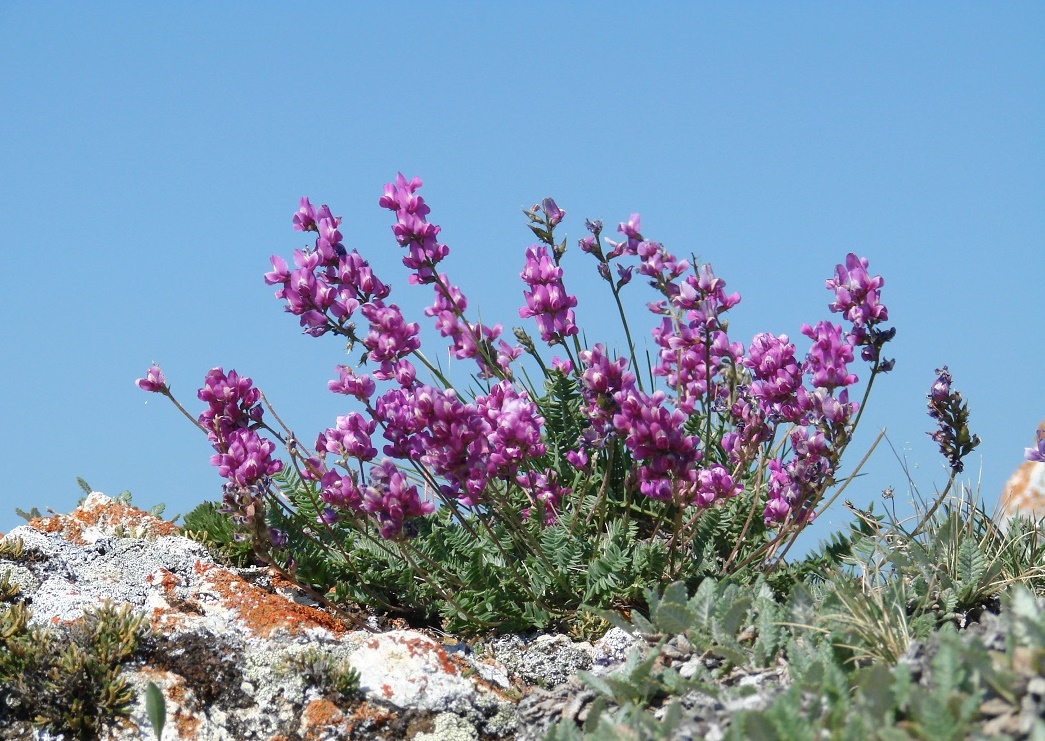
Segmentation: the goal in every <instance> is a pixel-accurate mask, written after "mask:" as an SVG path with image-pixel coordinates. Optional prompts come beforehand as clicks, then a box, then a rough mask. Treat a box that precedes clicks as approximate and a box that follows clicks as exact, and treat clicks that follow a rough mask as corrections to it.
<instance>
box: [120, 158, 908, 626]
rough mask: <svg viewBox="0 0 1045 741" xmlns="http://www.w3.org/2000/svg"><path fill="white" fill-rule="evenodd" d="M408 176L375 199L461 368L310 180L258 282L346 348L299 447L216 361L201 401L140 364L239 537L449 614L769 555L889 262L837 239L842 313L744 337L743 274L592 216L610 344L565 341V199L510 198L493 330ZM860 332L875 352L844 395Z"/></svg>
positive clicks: (514, 616)
mask: <svg viewBox="0 0 1045 741" xmlns="http://www.w3.org/2000/svg"><path fill="white" fill-rule="evenodd" d="M420 187H421V181H420V180H419V179H417V178H414V179H412V180H407V179H406V178H404V177H403V176H402V175H399V176H398V177H397V179H396V180H395V182H393V183H389V184H388V185H386V186H385V189H384V194H383V195H382V196H381V198H380V201H379V203H380V205H381V206H382V207H384V208H386V209H388V210H389V211H391V212H392V213H393V214H394V217H395V224H394V225H393V227H392V231H393V234H394V236H395V239H396V241H397V242H398V244H399V245H400V247H401V248H402V249H403V250H404V252H405V254H404V257H403V264H404V265H405V266H406V267H407V268H408V269H409V270H410V271H411V272H410V275H409V283H410V284H412V285H415V286H428V287H429V288H430V290H431V291H432V297H433V298H432V304H431V305H430V306H429V307H428V308H426V309H425V310H424V314H425V316H427V317H428V318H429V319H431V320H433V322H434V326H435V329H436V330H437V332H438V333H439V335H440V336H441V337H442V338H444V339H445V340H446V341H447V343H448V345H449V356H450V357H451V358H453V359H455V360H458V361H470V362H472V363H474V364H475V365H474V367H473V368H472V376H471V379H472V380H471V385H470V386H469V387H468V389H467V390H466V389H464V388H463V387H461V386H458V385H454V384H453V383H451V381H450V378H449V373H448V371H444V369H442V368H441V367H440V366H439V365H437V364H436V363H434V362H433V361H432V360H431V359H430V358H429V356H426V355H425V354H424V353H423V352H422V349H421V332H420V327H419V325H418V324H417V323H415V322H408V321H407V319H406V317H404V316H403V313H402V311H401V310H400V308H399V307H398V306H397V305H396V304H395V303H392V302H391V301H390V300H389V298H390V294H391V289H390V287H389V285H388V284H386V283H384V282H383V281H382V280H381V279H379V278H378V276H376V275H375V274H374V272H373V270H372V269H371V267H370V265H369V263H368V262H367V261H366V260H364V259H363V257H362V256H361V255H360V254H359V253H358V252H357V251H356V250H354V249H353V250H349V249H348V248H347V247H346V246H345V244H344V238H343V236H342V233H341V228H342V220H341V218H340V217H337V216H334V215H333V214H332V212H331V211H330V209H329V208H328V207H327V206H325V205H324V206H320V207H319V208H316V207H314V206H313V205H312V203H311V202H310V201H309V200H308V199H307V198H302V200H301V204H300V208H299V210H298V211H297V213H296V214H295V215H294V217H293V224H294V228H295V229H297V230H300V231H303V232H310V233H314V234H315V235H316V236H315V242H314V245H312V246H310V247H308V248H305V249H299V250H296V251H295V252H294V254H293V260H292V262H293V265H291V264H289V263H287V262H286V261H285V260H284V259H283V258H281V257H279V256H274V257H272V259H271V262H272V270H271V271H270V272H268V273H267V274H266V275H265V281H266V283H268V284H270V285H273V286H277V290H276V297H277V298H279V299H281V300H283V302H284V303H285V309H286V311H287V312H289V313H291V314H292V315H294V316H296V317H298V321H299V323H300V325H301V327H302V328H303V331H304V332H305V333H307V334H309V335H311V336H313V337H322V336H326V335H332V336H337V337H341V338H343V339H344V340H345V341H346V342H347V346H348V351H349V353H350V354H352V353H354V352H355V350H356V349H357V348H361V352H360V353H359V363H358V365H356V366H355V367H350V366H348V365H342V366H339V367H338V368H337V378H335V379H334V380H332V381H330V383H329V388H330V390H331V391H332V392H334V393H336V394H340V395H343V396H346V397H348V399H349V400H350V405H351V407H352V408H350V409H349V410H347V411H345V412H344V414H342V415H341V416H338V417H337V418H336V419H335V421H334V423H333V424H332V426H330V427H329V428H327V429H326V430H324V431H323V432H321V433H320V434H319V435H318V437H317V438H316V440H315V443H314V444H313V445H311V446H308V445H306V444H305V443H303V442H302V441H300V440H299V439H298V438H297V437H296V436H295V435H294V434H293V433H292V432H291V431H290V430H289V429H288V428H286V427H285V426H284V425H283V423H282V422H281V421H280V419H279V417H278V416H276V414H275V412H274V411H273V410H272V409H271V407H268V409H269V412H270V415H271V417H272V418H273V419H275V423H274V424H273V423H270V422H269V421H268V417H266V416H265V414H264V413H263V404H264V405H265V406H267V401H266V400H265V399H264V397H263V396H262V394H261V392H260V391H259V390H258V389H257V388H256V387H254V386H253V384H252V382H251V381H250V379H249V378H246V377H244V376H241V375H239V374H237V373H236V372H235V371H230V372H228V373H225V372H224V371H223V369H221V368H215V369H213V370H212V371H210V373H208V374H207V378H206V381H205V385H204V386H203V388H201V389H200V391H199V394H198V396H199V399H200V400H201V401H203V402H204V403H205V404H206V405H207V408H206V409H205V410H204V412H203V413H202V414H200V415H199V416H198V417H193V416H192V415H191V414H189V413H188V412H187V411H186V410H185V409H184V408H183V407H181V405H180V404H178V402H177V401H176V400H175V398H174V396H173V394H172V392H171V390H170V387H169V386H168V384H167V383H166V380H165V379H164V377H163V374H162V372H161V371H160V369H159V368H158V367H156V366H153V367H152V368H150V369H149V372H148V373H147V375H146V376H145V378H143V379H139V380H138V382H137V383H138V385H139V386H140V387H141V388H142V389H144V390H146V391H152V392H158V393H161V394H163V395H165V396H168V397H169V398H170V399H171V400H172V401H174V402H175V403H176V404H178V406H179V408H180V409H181V411H182V412H183V413H184V414H186V416H188V417H189V418H190V419H191V420H192V421H193V423H194V424H196V425H197V426H198V427H199V428H200V429H201V430H202V431H203V432H204V433H205V434H206V435H207V437H208V439H209V440H210V442H211V444H212V446H213V448H214V450H215V453H214V455H213V456H212V458H211V461H212V463H213V464H214V465H215V466H216V467H217V468H218V472H219V474H220V475H221V476H222V477H223V478H225V479H226V483H225V485H224V495H223V511H224V512H226V513H227V514H228V515H230V516H231V517H232V518H233V520H234V521H235V523H236V524H237V525H238V526H239V527H240V528H241V535H240V537H243V538H246V539H248V540H249V541H250V542H251V543H252V544H253V546H254V549H255V552H256V554H257V556H258V557H259V558H261V559H262V560H263V561H265V562H268V563H271V564H274V565H278V566H279V567H281V568H283V569H285V570H287V571H288V572H290V573H291V574H292V575H293V576H294V577H295V578H297V579H298V580H299V581H300V582H302V583H304V584H306V585H309V586H311V587H313V588H315V589H316V590H317V591H318V592H319V593H322V594H323V595H324V596H325V597H327V598H329V599H331V600H333V601H334V602H335V603H362V604H366V605H368V606H371V607H373V608H376V609H380V610H384V611H391V612H400V613H405V614H407V615H408V616H411V617H413V618H414V619H417V620H436V619H438V618H440V617H441V618H442V620H443V624H444V625H445V626H447V627H454V628H458V629H460V628H472V629H488V628H498V629H505V630H507V629H518V628H524V627H534V626H536V627H543V626H546V625H548V624H550V623H555V622H561V621H564V620H569V618H570V617H571V616H572V615H574V614H575V612H576V610H577V609H578V608H579V607H580V606H581V605H590V606H596V607H602V608H606V607H615V608H630V607H635V606H639V607H641V606H642V601H643V590H644V588H646V587H653V586H656V585H658V584H661V583H666V582H668V581H674V580H681V581H684V582H686V583H687V584H688V585H689V586H690V587H691V588H692V587H694V586H695V585H696V583H697V582H699V581H700V580H701V579H702V578H704V577H706V576H708V575H724V574H737V573H740V572H743V571H744V570H745V569H747V570H751V571H754V570H758V571H761V572H763V573H764V572H767V571H768V572H771V571H772V570H773V568H774V567H775V566H776V565H778V564H779V563H780V562H781V560H782V558H783V556H784V554H786V552H787V549H788V548H789V547H790V545H791V544H792V543H793V542H794V539H795V537H796V536H797V535H798V534H799V532H800V531H801V530H802V529H803V528H804V527H805V526H806V525H808V524H809V523H810V522H811V521H812V520H813V519H814V517H815V516H816V514H817V512H818V509H821V508H823V507H825V506H827V504H829V503H830V502H829V501H827V500H825V495H826V494H827V492H828V491H829V490H830V489H831V488H832V487H833V486H834V485H835V484H836V481H837V477H838V475H839V471H840V459H841V456H842V453H843V452H844V450H845V448H846V446H847V445H848V443H849V441H850V440H851V439H852V435H853V432H854V430H855V428H856V426H857V424H858V421H859V418H860V415H861V413H862V410H863V404H864V402H866V399H867V396H868V394H869V392H870V389H871V386H872V384H873V381H874V379H875V378H876V376H877V375H878V374H880V373H884V372H887V371H889V370H890V369H891V368H892V366H893V361H892V360H887V359H885V358H884V357H883V356H882V349H883V347H884V345H885V344H886V343H887V342H888V341H889V340H890V339H892V337H893V335H894V333H895V330H894V329H891V328H885V327H884V326H883V322H885V321H887V320H888V312H887V310H886V307H885V306H884V305H883V304H882V303H881V300H880V291H881V288H882V286H883V284H884V281H883V279H882V278H881V277H880V276H872V275H871V274H870V273H869V272H868V262H867V260H865V259H862V258H859V257H857V256H856V255H854V254H849V255H848V256H846V258H845V263H844V264H840V265H838V266H837V268H836V270H835V273H834V275H833V277H831V278H830V279H828V280H827V282H826V285H827V288H828V289H830V290H831V291H832V292H833V296H834V300H833V301H832V302H831V304H830V306H829V308H830V310H831V311H832V312H835V313H839V314H841V315H842V317H843V319H844V326H843V325H836V324H832V323H830V322H828V321H819V322H817V323H816V324H815V325H808V324H806V325H803V326H802V327H801V329H800V331H801V334H802V335H804V336H805V337H806V338H808V340H809V343H810V347H809V349H808V351H807V352H806V353H805V355H804V356H802V355H800V354H799V351H798V349H797V347H796V345H795V344H794V343H793V342H792V341H791V340H790V339H789V338H788V336H786V335H779V336H776V335H772V334H768V333H762V334H758V335H756V336H755V337H754V339H753V340H752V341H751V343H750V344H749V345H748V347H747V348H746V349H745V347H744V346H743V345H742V344H741V343H740V342H737V341H736V340H735V339H733V338H731V337H730V336H729V326H728V321H727V319H726V315H727V313H728V312H729V311H730V310H731V309H733V308H734V307H736V306H737V304H738V303H739V302H740V296H739V294H736V293H727V291H726V283H725V281H724V280H722V279H721V278H719V277H718V276H716V275H715V274H714V272H713V271H712V268H711V266H710V265H709V264H699V265H698V264H696V263H695V260H694V261H692V262H691V261H690V260H686V259H680V258H679V257H677V256H676V255H674V254H672V253H671V252H669V251H668V250H667V249H666V248H665V246H664V245H662V244H660V243H658V242H655V241H653V240H650V239H647V238H646V237H644V236H643V234H642V233H641V221H640V217H639V215H638V214H633V215H632V216H631V217H630V218H629V219H628V220H627V221H625V222H622V223H621V224H619V226H618V227H617V232H618V234H619V235H620V239H619V240H614V239H610V238H608V237H607V236H605V235H604V233H603V232H604V228H603V224H602V222H601V221H587V222H586V229H587V236H585V237H584V238H583V239H581V240H579V248H580V250H581V251H582V252H584V253H586V254H587V255H588V256H589V257H590V258H591V259H592V260H593V261H594V264H595V268H596V271H597V275H598V276H599V279H600V280H601V281H602V282H604V283H606V284H607V288H608V290H609V292H610V294H611V295H612V297H613V299H614V302H615V305H616V308H617V310H618V313H619V316H620V319H621V322H622V327H623V331H624V336H625V338H626V344H627V350H626V352H625V353H624V354H621V355H618V354H615V353H613V352H612V351H611V350H610V349H608V347H607V346H606V345H605V344H604V343H594V344H591V345H590V346H585V345H584V344H582V342H581V339H580V338H581V336H582V335H581V333H580V331H579V327H578V325H577V318H576V314H575V309H576V308H577V307H578V301H577V298H576V296H575V295H573V294H571V293H570V292H569V291H568V290H567V289H566V285H565V282H564V269H563V267H562V265H561V261H562V258H563V256H564V254H565V253H566V239H562V240H561V241H557V240H556V229H557V227H559V225H560V224H561V222H562V221H563V219H564V218H565V211H563V210H562V209H561V208H560V207H559V206H558V205H557V204H556V203H555V201H554V200H552V199H550V198H548V199H545V200H544V201H542V202H541V203H540V204H538V205H535V206H533V207H532V208H531V209H528V210H526V211H525V212H524V214H525V216H526V219H527V221H528V225H529V228H530V230H531V231H532V232H533V234H534V236H535V237H536V238H537V240H538V241H537V243H535V244H533V245H532V246H530V247H529V248H528V249H527V250H526V252H525V263H524V267H523V269H522V272H521V273H520V277H521V279H522V282H523V290H522V295H523V299H524V302H525V303H524V306H523V307H522V308H521V309H520V310H519V316H520V318H521V319H524V320H528V319H532V320H533V321H534V323H535V325H536V329H537V334H538V336H539V341H538V340H536V339H534V338H533V337H531V336H530V334H529V333H528V332H527V331H525V329H522V328H517V329H515V330H514V332H513V334H512V337H513V338H514V340H515V343H514V344H513V343H511V342H509V341H508V340H507V339H506V338H505V336H504V331H503V327H502V325H500V324H496V325H493V326H488V325H486V324H483V323H482V322H480V321H476V320H473V319H472V318H470V315H469V312H468V301H467V299H466V298H465V296H464V294H463V293H462V291H461V290H460V288H459V287H458V286H456V285H455V284H454V283H453V282H452V281H451V280H450V278H449V277H448V275H447V273H446V272H444V268H443V265H444V261H445V260H446V258H447V257H448V255H449V252H450V250H449V248H448V247H447V246H446V245H445V244H443V243H441V242H440V241H439V234H440V227H439V226H437V225H435V224H433V223H432V222H430V221H429V220H428V217H429V215H430V213H431V212H430V208H429V206H428V204H427V203H426V202H425V200H424V198H423V197H422V196H421V195H420V193H419V189H420ZM636 273H638V275H640V276H643V277H644V278H645V279H646V281H647V282H648V283H649V285H650V286H651V287H652V289H653V291H654V292H655V293H654V296H655V300H654V301H652V302H650V303H648V304H647V308H648V311H649V312H650V313H651V314H652V315H653V318H654V327H653V329H652V332H651V340H652V343H653V349H654V351H655V357H654V358H653V359H650V360H648V361H647V362H646V364H645V367H642V366H641V365H640V363H639V361H638V353H637V349H636V342H635V339H634V337H633V335H632V332H631V327H630V324H629V321H628V317H627V312H626V310H625V305H624V302H623V299H622V296H623V294H624V292H625V290H632V289H629V288H627V287H628V286H629V284H630V283H631V282H632V279H633V277H634V276H635V274H636ZM857 351H859V354H860V357H861V358H862V360H863V361H864V362H865V363H867V365H868V366H869V369H870V370H869V377H868V379H867V382H866V384H865V387H864V395H863V399H862V400H861V401H860V402H859V403H858V402H856V401H855V400H853V399H851V398H850V388H852V387H853V386H854V385H855V384H857V383H858V380H859V379H858V377H857V375H856V374H855V373H854V372H853V370H852V369H851V365H852V364H853V363H854V360H855V354H856V353H857ZM549 355H551V357H549ZM532 377H537V378H539V379H540V382H539V383H534V382H532V381H531V380H530V379H531V378H532ZM378 436H380V439H378ZM277 447H280V448H282V449H283V451H284V452H285V456H284V458H282V459H280V458H278V457H276V455H275V453H276V449H277ZM379 448H380V451H379ZM836 496H837V495H836Z"/></svg>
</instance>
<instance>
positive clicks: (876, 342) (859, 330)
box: [826, 252, 896, 373]
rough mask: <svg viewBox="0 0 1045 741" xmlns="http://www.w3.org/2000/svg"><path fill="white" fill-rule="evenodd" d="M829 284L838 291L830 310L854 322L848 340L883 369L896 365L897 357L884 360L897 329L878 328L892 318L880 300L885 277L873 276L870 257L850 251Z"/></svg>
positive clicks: (869, 360) (829, 279) (889, 369)
mask: <svg viewBox="0 0 1045 741" xmlns="http://www.w3.org/2000/svg"><path fill="white" fill-rule="evenodd" d="M826 285H827V287H828V288H829V289H831V290H833V291H834V292H835V300H834V301H833V302H832V303H831V304H830V309H831V311H835V312H840V313H841V314H842V315H843V316H844V317H845V318H846V319H848V320H849V321H850V322H852V324H853V329H852V331H851V332H850V333H849V343H850V344H851V345H853V346H854V347H861V348H863V349H862V350H861V351H860V357H861V358H863V359H864V360H866V361H867V362H869V363H877V368H878V370H879V371H880V372H882V373H887V372H889V371H891V370H892V369H893V366H894V365H895V363H896V361H895V360H883V359H882V357H881V353H882V347H884V346H885V344H886V343H887V342H889V341H891V340H892V339H893V337H894V336H896V329H895V328H889V329H879V328H878V326H877V325H879V324H881V323H882V322H884V321H887V320H888V319H889V310H888V309H886V307H885V305H884V304H882V303H881V290H880V289H881V287H882V286H883V285H885V280H884V279H883V278H882V276H880V275H876V276H874V277H871V276H870V275H869V274H868V272H867V260H866V259H865V258H863V257H857V256H856V255H855V254H853V253H852V252H850V253H849V254H848V255H846V257H845V265H837V266H836V267H835V277H834V278H828V279H827V281H826Z"/></svg>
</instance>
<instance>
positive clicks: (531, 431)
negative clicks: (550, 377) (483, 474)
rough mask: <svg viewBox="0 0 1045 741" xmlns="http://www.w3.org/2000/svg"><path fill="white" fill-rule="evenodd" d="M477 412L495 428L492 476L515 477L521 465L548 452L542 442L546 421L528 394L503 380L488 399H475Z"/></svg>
mask: <svg viewBox="0 0 1045 741" xmlns="http://www.w3.org/2000/svg"><path fill="white" fill-rule="evenodd" d="M475 405H476V409H477V410H478V412H479V414H480V415H482V416H483V417H484V418H485V419H486V420H487V422H489V423H490V426H491V427H492V428H493V434H492V435H491V437H490V455H489V463H488V475H490V476H499V477H502V478H506V477H509V476H513V475H515V472H516V471H517V470H518V468H519V466H520V464H522V463H523V462H525V461H527V460H531V459H533V458H537V457H540V456H542V455H544V454H545V453H546V452H547V449H546V448H545V445H544V443H543V442H542V440H541V427H542V426H543V425H544V418H543V417H541V416H540V414H539V413H538V411H537V405H536V404H534V403H533V402H532V401H530V398H529V396H527V394H526V393H525V392H523V393H519V392H518V391H516V389H515V387H514V386H512V384H511V383H509V382H508V381H501V382H500V383H498V384H497V385H495V386H494V387H493V388H491V389H490V393H489V394H488V395H487V396H480V397H478V398H476V400H475Z"/></svg>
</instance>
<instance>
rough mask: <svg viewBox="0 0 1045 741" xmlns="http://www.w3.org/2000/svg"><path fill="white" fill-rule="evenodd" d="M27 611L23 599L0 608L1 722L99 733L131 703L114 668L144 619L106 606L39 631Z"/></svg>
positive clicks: (81, 734)
mask: <svg viewBox="0 0 1045 741" xmlns="http://www.w3.org/2000/svg"><path fill="white" fill-rule="evenodd" d="M30 616H31V612H30V610H29V608H28V606H26V604H25V603H24V602H17V603H15V604H12V605H4V606H0V720H4V721H5V722H17V721H22V722H29V723H31V724H32V725H33V726H35V727H37V728H41V729H46V730H47V731H50V732H52V733H63V734H67V735H68V736H69V737H70V738H76V739H94V738H98V736H99V734H100V733H101V732H102V731H103V730H105V729H106V728H108V727H110V726H112V725H113V724H115V723H116V722H118V720H119V719H120V718H121V717H126V716H127V714H128V712H129V708H130V706H131V704H132V702H133V701H134V694H133V692H132V691H131V689H130V686H129V685H128V684H127V682H126V681H125V680H124V679H123V678H122V677H121V666H122V665H123V664H124V663H126V662H127V661H128V660H129V659H130V658H131V655H132V654H133V653H134V651H135V650H136V649H137V648H138V646H139V644H140V643H141V641H142V640H143V639H144V638H145V637H146V635H147V633H148V628H147V624H146V621H145V618H144V617H143V616H141V615H135V614H133V613H132V612H131V610H130V608H129V606H124V607H122V608H116V607H113V606H111V605H106V606H103V607H101V608H99V609H97V610H92V611H88V612H86V613H85V614H84V616H83V618H82V619H81V620H78V621H77V622H75V623H73V624H72V625H69V626H65V627H62V628H59V629H45V628H42V627H40V626H37V625H30V623H29V620H30Z"/></svg>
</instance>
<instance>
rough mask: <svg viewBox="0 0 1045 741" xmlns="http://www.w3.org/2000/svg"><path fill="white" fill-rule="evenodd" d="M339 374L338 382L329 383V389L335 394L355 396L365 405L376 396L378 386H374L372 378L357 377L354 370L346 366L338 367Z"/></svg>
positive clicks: (366, 376)
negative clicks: (375, 391)
mask: <svg viewBox="0 0 1045 741" xmlns="http://www.w3.org/2000/svg"><path fill="white" fill-rule="evenodd" d="M337 372H338V378H337V380H336V381H328V382H327V388H328V389H330V390H331V391H332V392H333V393H335V394H345V395H346V396H354V397H355V398H357V399H359V400H360V401H361V402H363V403H364V404H365V403H366V402H367V401H368V400H369V399H370V397H371V396H373V395H374V390H375V388H376V386H375V384H374V379H373V378H371V377H370V376H368V375H362V376H357V375H356V374H355V373H354V372H353V371H352V369H351V368H349V367H348V366H346V365H339V366H338V367H337Z"/></svg>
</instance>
